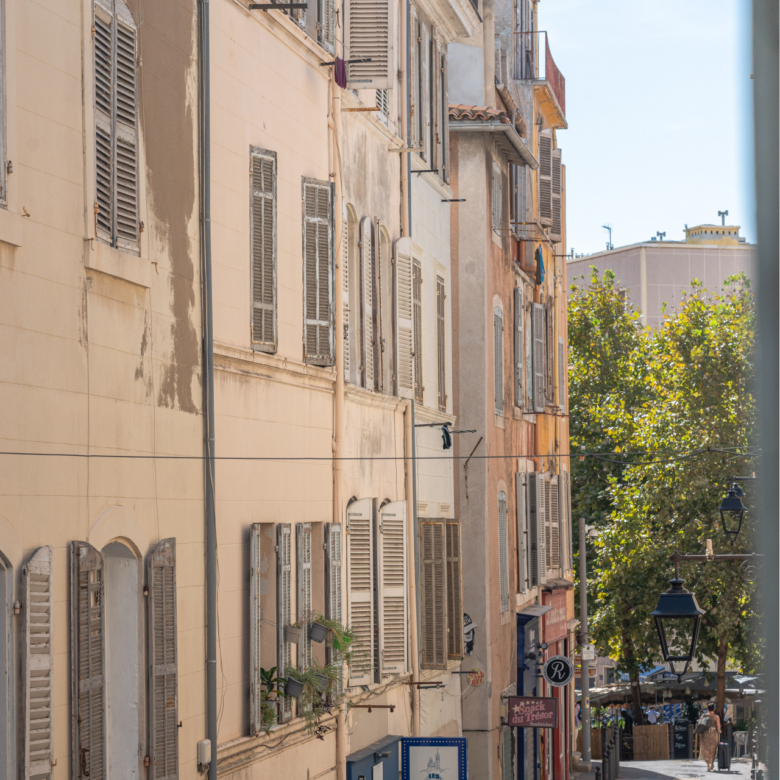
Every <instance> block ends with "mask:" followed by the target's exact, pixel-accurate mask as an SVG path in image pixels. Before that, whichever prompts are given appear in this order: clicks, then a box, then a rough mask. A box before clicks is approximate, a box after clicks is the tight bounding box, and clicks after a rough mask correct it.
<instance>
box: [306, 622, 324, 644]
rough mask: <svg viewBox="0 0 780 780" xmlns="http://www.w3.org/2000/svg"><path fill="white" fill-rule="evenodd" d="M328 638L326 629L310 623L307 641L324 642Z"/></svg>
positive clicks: (320, 625)
mask: <svg viewBox="0 0 780 780" xmlns="http://www.w3.org/2000/svg"><path fill="white" fill-rule="evenodd" d="M327 638H328V629H327V628H326V627H325V626H323V625H322V623H312V624H311V625H310V626H309V639H311V641H312V642H324V641H325V640H326V639H327Z"/></svg>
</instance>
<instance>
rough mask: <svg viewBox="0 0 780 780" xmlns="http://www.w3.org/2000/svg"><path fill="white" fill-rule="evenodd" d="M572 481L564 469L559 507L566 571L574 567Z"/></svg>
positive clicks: (562, 563)
mask: <svg viewBox="0 0 780 780" xmlns="http://www.w3.org/2000/svg"><path fill="white" fill-rule="evenodd" d="M570 486H571V482H570V475H569V472H568V471H562V472H561V473H560V475H559V478H558V507H559V509H560V514H559V517H560V540H561V553H560V555H561V567H562V568H563V570H564V571H566V570H569V569H571V568H572V565H573V553H572V548H571V545H572V538H571V487H570Z"/></svg>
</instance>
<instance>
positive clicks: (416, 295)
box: [412, 257, 425, 403]
mask: <svg viewBox="0 0 780 780" xmlns="http://www.w3.org/2000/svg"><path fill="white" fill-rule="evenodd" d="M412 309H413V317H414V400H415V401H418V402H419V403H422V402H423V399H424V397H425V386H424V385H423V343H422V342H423V338H422V337H423V330H422V263H420V261H419V260H418V259H417V258H416V257H415V258H414V262H413V263H412Z"/></svg>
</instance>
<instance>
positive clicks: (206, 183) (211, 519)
mask: <svg viewBox="0 0 780 780" xmlns="http://www.w3.org/2000/svg"><path fill="white" fill-rule="evenodd" d="M198 10H199V12H200V13H199V14H198V22H199V30H198V32H199V36H198V43H199V57H198V64H199V77H200V78H199V82H200V83H199V88H200V89H199V99H200V111H199V117H200V133H199V136H200V149H199V152H200V182H199V184H200V187H199V189H200V256H201V274H202V279H203V281H202V293H201V297H202V303H201V307H202V316H203V365H204V375H205V379H204V382H203V407H204V410H203V411H204V414H203V416H204V423H205V426H204V427H205V436H204V440H205V441H204V449H205V491H204V493H205V515H206V518H205V520H206V734H207V737H208V739H209V740H211V763H210V764H209V780H217V736H218V735H217V522H216V508H215V479H214V478H215V474H214V320H213V307H212V300H211V289H212V278H211V94H210V85H209V80H210V72H209V57H210V52H209V0H198Z"/></svg>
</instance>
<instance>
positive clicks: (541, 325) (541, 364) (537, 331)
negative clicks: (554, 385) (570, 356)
mask: <svg viewBox="0 0 780 780" xmlns="http://www.w3.org/2000/svg"><path fill="white" fill-rule="evenodd" d="M531 308H532V318H531V330H532V333H531V338H532V341H533V374H534V379H533V382H534V383H533V388H534V395H533V397H534V411H535V412H544V390H545V349H544V336H545V322H544V306H542V304H541V303H533V304H531Z"/></svg>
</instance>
